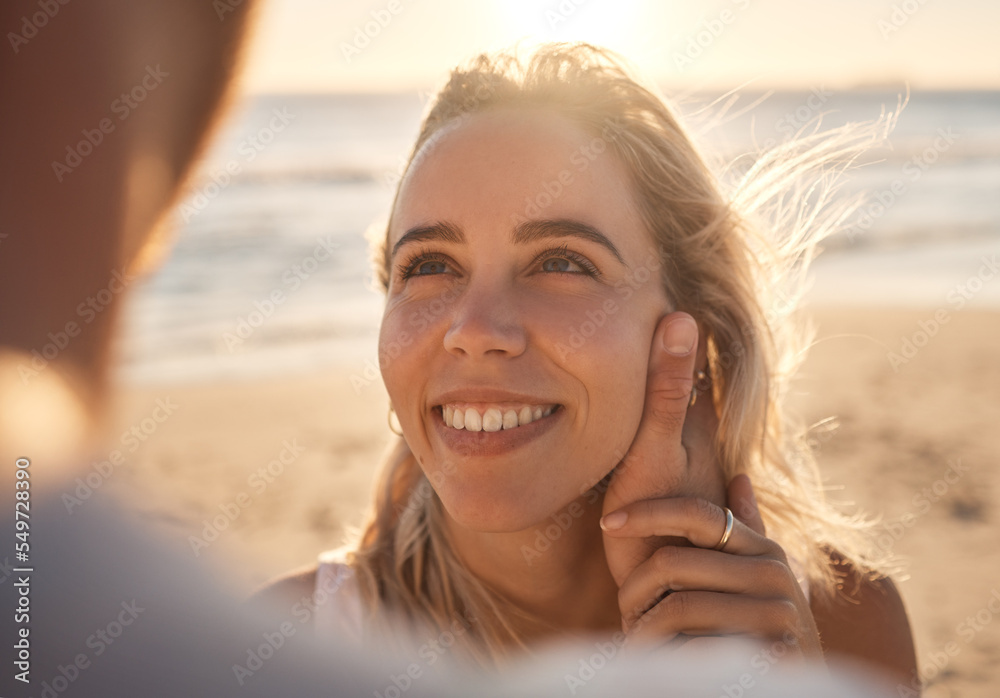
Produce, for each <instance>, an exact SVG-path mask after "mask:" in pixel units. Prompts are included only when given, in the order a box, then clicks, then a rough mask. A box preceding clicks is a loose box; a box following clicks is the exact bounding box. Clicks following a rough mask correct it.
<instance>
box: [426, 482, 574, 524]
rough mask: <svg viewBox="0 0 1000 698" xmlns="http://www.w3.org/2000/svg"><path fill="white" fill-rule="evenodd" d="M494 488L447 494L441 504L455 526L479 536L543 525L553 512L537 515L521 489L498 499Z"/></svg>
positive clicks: (496, 489)
mask: <svg viewBox="0 0 1000 698" xmlns="http://www.w3.org/2000/svg"><path fill="white" fill-rule="evenodd" d="M498 489H499V488H496V487H474V488H471V489H470V490H466V491H465V492H461V493H459V492H447V493H444V495H443V496H442V495H441V493H439V496H440V498H441V502H442V504H443V505H444V508H445V510H446V511H447V512H448V516H450V517H451V518H452V519H453V520H454V521H455V523H457V524H458V525H459V526H462V527H463V528H467V529H469V530H472V531H477V532H479V533H515V532H517V531H523V530H525V529H527V528H531V527H532V526H536V525H538V524H539V523H542V522H543V521H545V520H546V519H547V518H548V517H549V516H551V514H552V513H553V512H554V511H555V508H553V509H552V511H548V510H547V509H546V511H540V507H538V506H537V505H536V506H531V502H527V501H525V496H524V491H523V488H520V489H515V490H513V491H512V493H511V494H510V495H507V496H504V495H498V494H497V491H498ZM541 508H544V507H541Z"/></svg>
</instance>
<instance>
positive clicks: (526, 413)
mask: <svg viewBox="0 0 1000 698" xmlns="http://www.w3.org/2000/svg"><path fill="white" fill-rule="evenodd" d="M532 421H533V419H532V416H531V407H529V406H528V405H525V406H524V407H522V408H521V411H520V412H518V413H517V422H518V424H521V425H525V424H531V422H532Z"/></svg>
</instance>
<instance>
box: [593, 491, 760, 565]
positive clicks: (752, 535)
mask: <svg viewBox="0 0 1000 698" xmlns="http://www.w3.org/2000/svg"><path fill="white" fill-rule="evenodd" d="M622 515H624V517H623V516H622ZM728 520H729V517H727V515H726V511H725V509H724V508H723V507H720V506H718V505H717V504H713V503H712V502H709V501H707V500H705V499H699V498H697V497H668V498H660V499H644V500H642V501H639V502H633V503H632V504H629V505H627V506H624V507H622V508H621V509H618V510H617V511H614V512H612V513H610V514H608V515H607V516H605V517H604V518H602V519H601V528H602V529H604V531H605V532H606V533H607V534H608V535H610V536H614V537H616V538H619V537H629V538H633V537H634V538H646V537H649V536H679V537H681V538H686V539H687V540H689V541H691V544H692V545H695V546H697V547H699V548H708V549H710V550H713V549H716V548H717V546H718V544H719V543H720V542H722V540H723V537H724V536H725V532H726V529H727V524H728ZM719 549H720V550H722V552H725V553H731V554H734V555H763V554H769V553H771V552H772V549H771V544H770V541H769V539H767V538H765V537H763V536H761V535H760V534H759V533H757V532H756V531H754V530H753V529H751V528H750V527H749V526H747V525H746V524H744V523H743V522H742V521H740V520H739V519H738V518H737V517H735V516H733V517H732V530H731V531H730V533H729V537H728V539H726V541H725V545H723V546H722V547H721V548H719Z"/></svg>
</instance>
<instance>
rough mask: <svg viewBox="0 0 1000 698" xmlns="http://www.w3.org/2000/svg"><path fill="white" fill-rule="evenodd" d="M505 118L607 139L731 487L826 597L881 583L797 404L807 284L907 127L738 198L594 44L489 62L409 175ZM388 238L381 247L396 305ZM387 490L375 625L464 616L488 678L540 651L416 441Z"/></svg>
mask: <svg viewBox="0 0 1000 698" xmlns="http://www.w3.org/2000/svg"><path fill="white" fill-rule="evenodd" d="M500 106H503V107H521V106H523V107H541V108H544V109H548V110H552V111H554V112H556V113H558V114H561V115H563V116H564V117H566V118H568V119H570V120H571V121H573V122H574V123H576V124H577V125H579V126H581V127H582V128H584V129H585V130H587V131H589V132H591V133H593V134H594V135H595V136H603V137H605V138H606V141H607V146H608V148H609V150H610V152H613V153H615V155H616V156H617V157H618V158H619V159H620V160H621V162H622V163H623V164H624V166H625V169H626V170H627V171H628V172H629V174H630V176H631V184H632V187H633V190H634V192H635V200H636V201H637V202H638V204H639V207H640V212H641V216H642V218H643V221H644V223H645V225H646V227H647V228H648V230H649V232H650V233H651V235H652V238H653V241H654V243H656V245H657V246H658V248H659V250H660V253H661V257H662V259H661V260H660V261H661V263H662V267H661V268H662V275H661V276H662V282H663V285H664V288H665V289H666V291H667V294H668V296H669V298H671V299H672V300H673V301H674V303H675V309H677V310H684V311H686V312H688V313H690V314H691V315H692V316H694V317H695V318H696V319H697V321H698V323H699V326H700V328H701V332H702V333H704V334H705V335H706V336H707V343H708V362H709V369H710V374H711V376H712V378H713V392H714V398H715V402H716V405H717V409H718V411H719V430H718V444H717V446H718V457H719V462H720V466H721V468H722V471H723V474H724V477H725V479H726V481H727V482H728V481H729V480H730V479H731V478H732V477H733V476H735V475H736V474H738V473H741V472H742V473H747V474H748V475H749V476H750V478H751V480H752V481H753V484H754V489H755V492H756V495H757V500H758V503H759V507H760V510H761V514H762V517H763V519H764V521H765V524H766V525H767V527H768V534H769V535H770V536H772V537H776V538H777V539H779V540H780V541H781V543H782V545H783V547H784V548H785V550H786V551H787V553H788V555H789V557H790V558H794V559H796V560H797V561H798V562H799V563H800V564H801V565H802V567H803V568H804V571H805V573H806V574H807V575H808V577H809V579H810V580H811V581H812V582H813V584H812V588H813V590H814V591H815V592H817V593H826V594H829V593H831V592H832V590H833V589H834V588H835V585H836V579H835V575H834V573H833V569H832V567H831V564H830V555H831V552H833V551H836V553H838V554H839V555H840V556H842V557H843V558H845V559H846V560H848V561H851V562H852V563H853V564H854V565H855V566H856V567H857V568H859V569H863V570H867V571H871V572H874V571H877V570H879V569H880V567H881V566H882V564H883V562H884V560H882V559H880V558H879V556H878V550H877V549H876V548H875V546H874V545H872V544H871V543H870V537H869V536H868V535H867V534H866V530H865V526H866V524H865V522H864V521H862V520H861V519H859V518H857V517H848V516H845V515H844V514H842V513H841V512H840V511H839V510H838V509H837V508H835V507H833V506H832V505H831V504H829V503H828V502H827V501H826V500H825V498H824V493H823V488H822V485H821V481H820V477H819V474H818V472H817V469H816V466H815V460H814V458H813V455H812V452H811V448H810V446H809V444H808V443H807V437H808V433H809V431H808V430H807V429H803V428H801V427H800V426H799V425H797V424H796V423H794V422H793V421H792V419H791V417H790V416H789V415H788V414H787V413H786V411H785V410H784V408H783V402H784V397H785V394H786V391H787V388H788V385H789V380H790V379H791V377H792V375H793V374H794V372H795V370H796V369H797V367H798V366H799V364H800V363H801V361H802V359H803V358H804V355H805V350H806V349H807V348H808V346H809V344H810V342H811V341H812V336H813V332H812V328H811V327H809V326H808V325H807V324H806V323H805V322H804V321H803V320H802V319H801V318H800V317H798V316H797V315H796V313H795V311H796V309H797V307H798V305H799V300H800V298H801V294H802V292H803V291H804V288H805V283H804V282H805V272H806V269H807V268H808V265H809V263H810V262H811V260H812V259H813V257H814V256H815V254H816V252H817V247H816V245H817V243H818V242H819V241H820V240H821V239H823V238H824V237H826V236H827V235H829V234H830V233H832V232H834V231H835V230H837V229H838V228H839V227H840V226H841V224H842V223H843V221H844V219H845V217H846V216H847V215H848V214H849V213H850V212H851V211H852V210H853V204H854V202H849V201H842V202H840V203H837V200H836V199H835V198H834V196H833V194H834V192H835V190H836V186H837V185H836V181H837V179H838V176H839V175H840V174H841V173H842V172H843V170H844V169H846V168H847V167H848V166H850V165H851V163H852V162H853V161H854V159H855V158H856V157H857V156H858V155H859V154H860V153H862V152H863V151H864V150H865V149H866V148H867V147H868V146H870V145H872V144H874V143H876V142H878V141H879V140H880V139H881V138H883V137H884V134H885V133H887V129H888V128H891V124H892V120H893V119H892V115H890V116H889V118H888V119H885V118H883V119H881V120H879V121H877V122H874V123H873V124H868V125H862V126H858V125H848V126H846V127H843V128H840V129H834V130H832V131H827V132H825V133H816V132H813V133H810V134H803V133H800V134H797V137H796V138H795V139H793V140H792V141H790V142H788V143H785V144H783V145H780V146H778V147H777V148H773V149H771V150H770V151H767V152H763V153H756V154H754V156H753V157H752V158H751V159H750V160H747V161H737V162H736V163H735V167H731V168H730V170H729V171H728V173H727V174H728V176H732V175H733V173H734V172H736V171H737V169H739V168H740V167H743V166H744V162H745V163H746V166H747V171H746V172H745V173H744V174H743V175H742V177H739V178H737V181H736V182H735V183H734V184H733V185H732V186H730V187H728V188H729V189H730V191H728V192H725V191H724V186H723V184H722V182H721V180H720V178H718V177H716V176H715V175H714V174H713V173H712V171H711V170H710V168H709V167H708V165H707V164H706V162H705V159H704V158H703V157H702V155H701V154H700V153H699V152H698V150H697V149H696V148H695V146H694V145H693V143H692V140H691V138H690V137H689V136H688V135H687V133H686V132H685V130H684V129H683V128H682V126H681V125H680V123H679V122H678V120H677V118H675V116H674V115H673V113H672V112H671V110H670V109H669V108H668V107H667V105H666V104H665V103H664V101H663V99H662V98H661V97H660V96H658V95H657V94H656V92H655V91H654V90H653V89H651V88H650V87H646V86H644V85H642V84H641V83H640V82H639V81H638V80H636V79H635V78H633V77H632V75H631V73H630V70H629V69H628V68H627V67H626V66H625V65H624V63H623V61H622V60H621V59H620V58H618V57H617V56H615V55H614V54H612V53H610V52H609V51H607V50H604V49H601V48H597V47H594V46H590V45H587V44H547V45H544V46H542V47H540V48H538V49H537V50H536V51H535V52H534V53H533V54H532V55H531V56H530V57H528V58H527V59H526V60H525V59H521V58H520V57H518V55H517V54H516V53H511V52H508V53H500V54H496V55H488V54H483V55H480V56H478V57H477V58H475V59H474V60H472V61H471V63H470V64H469V65H468V66H466V67H463V68H459V69H456V70H455V71H453V72H452V74H451V77H450V80H449V81H448V83H447V84H446V85H445V86H444V87H443V88H442V89H441V90H440V92H439V93H438V94H437V97H436V99H435V101H434V102H433V104H432V105H431V107H430V110H429V112H428V113H427V115H426V117H425V118H424V121H423V125H422V127H421V130H420V134H419V136H418V138H417V140H416V143H415V144H414V146H413V150H412V152H411V155H410V158H409V163H412V161H413V158H414V157H415V156H416V154H417V153H418V152H419V151H420V150H421V148H422V147H423V145H424V144H425V143H427V141H428V139H430V138H431V137H432V136H434V134H436V133H437V132H439V131H440V130H441V129H442V128H443V127H445V126H447V125H449V124H452V123H453V122H455V121H456V120H457V119H461V118H463V117H465V116H467V115H471V114H475V113H479V112H484V111H486V110H489V109H493V108H496V107H500ZM609 127H610V128H609ZM408 166H409V165H408ZM397 194H398V192H397ZM393 208H394V209H395V204H394V206H393ZM387 234H388V233H387V231H386V233H385V234H383V235H381V239H379V240H373V243H374V245H375V247H374V254H375V266H376V277H377V279H378V281H379V282H380V284H381V285H382V287H383V289H385V290H387V289H388V284H389V260H388V250H387ZM377 491H378V496H377V497H376V501H375V502H374V508H373V511H372V512H371V514H370V518H369V520H368V522H367V524H366V525H365V527H364V529H363V533H362V535H361V536H360V539H359V540H358V541H357V542H356V543H355V546H354V547H355V549H354V550H353V552H352V553H351V554H350V555H349V558H348V559H349V561H350V564H351V565H352V566H353V567H354V568H355V570H356V571H357V572H358V573H359V574H358V576H359V579H360V580H362V582H363V584H362V588H363V593H364V596H365V598H366V599H367V602H368V604H369V607H370V610H371V612H372V616H373V619H374V618H383V619H384V618H387V617H388V616H389V614H390V613H391V614H392V615H393V617H394V618H398V616H399V615H400V614H401V615H402V616H404V617H407V618H410V619H411V620H413V621H414V622H415V623H417V624H419V625H427V626H429V627H431V628H439V629H445V628H447V627H449V626H450V625H452V624H453V622H454V620H455V619H456V617H463V616H464V617H472V618H474V619H475V621H474V624H473V626H472V630H471V631H470V632H469V640H470V641H468V642H465V643H463V647H464V649H466V650H468V651H469V652H470V653H471V654H472V655H473V656H475V657H476V658H478V659H479V660H480V661H481V662H483V663H484V664H486V665H490V664H494V663H502V661H503V660H504V658H505V657H507V656H509V655H510V651H511V649H512V648H524V647H525V643H524V642H523V640H522V638H521V637H520V636H519V634H518V631H517V629H516V623H517V622H524V621H530V619H529V618H527V617H526V616H525V615H524V614H522V613H520V612H519V611H518V610H517V609H516V608H514V607H513V606H512V605H511V604H509V603H507V602H506V601H505V600H504V599H503V598H502V597H501V596H500V595H498V594H496V593H494V592H493V591H492V590H490V589H488V588H486V586H485V585H484V584H483V583H481V582H480V581H479V580H478V579H476V578H475V577H474V576H472V575H471V574H470V573H469V572H468V571H467V570H466V569H465V568H464V567H463V565H462V564H461V562H460V561H459V560H458V559H457V558H456V555H455V553H454V551H453V549H452V546H451V545H450V544H449V541H448V540H447V537H446V529H445V526H443V525H442V507H441V502H440V500H439V499H438V497H437V495H436V494H435V493H434V491H433V488H432V487H431V486H430V484H429V483H428V482H427V479H426V478H425V477H424V475H423V473H422V471H421V469H420V468H419V466H418V465H417V463H416V462H415V459H414V458H413V456H412V454H411V453H410V452H409V449H408V447H407V446H406V443H405V441H404V440H403V439H402V438H400V439H398V440H397V441H396V442H395V443H394V444H392V446H391V447H390V449H389V451H388V453H387V456H386V458H385V462H384V464H383V469H382V473H381V478H380V481H379V483H378V485H377ZM737 513H739V512H737Z"/></svg>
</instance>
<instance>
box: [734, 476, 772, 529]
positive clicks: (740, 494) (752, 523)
mask: <svg viewBox="0 0 1000 698" xmlns="http://www.w3.org/2000/svg"><path fill="white" fill-rule="evenodd" d="M726 504H727V506H728V507H729V508H730V509H731V510H732V512H733V515H734V516H735V517H736V518H737V519H739V520H740V521H742V522H743V523H745V524H746V525H747V526H749V527H750V528H752V529H753V530H754V531H756V532H757V533H759V534H760V535H762V536H766V535H767V532H766V530H765V529H764V520H763V519H762V518H761V516H760V509H759V508H758V507H757V497H756V496H754V493H753V484H752V483H751V482H750V478H749V477H748V476H747V475H745V474H743V473H740V474H739V475H737V476H736V477H734V478H733V479H732V480H730V481H729V487H728V488H726Z"/></svg>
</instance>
